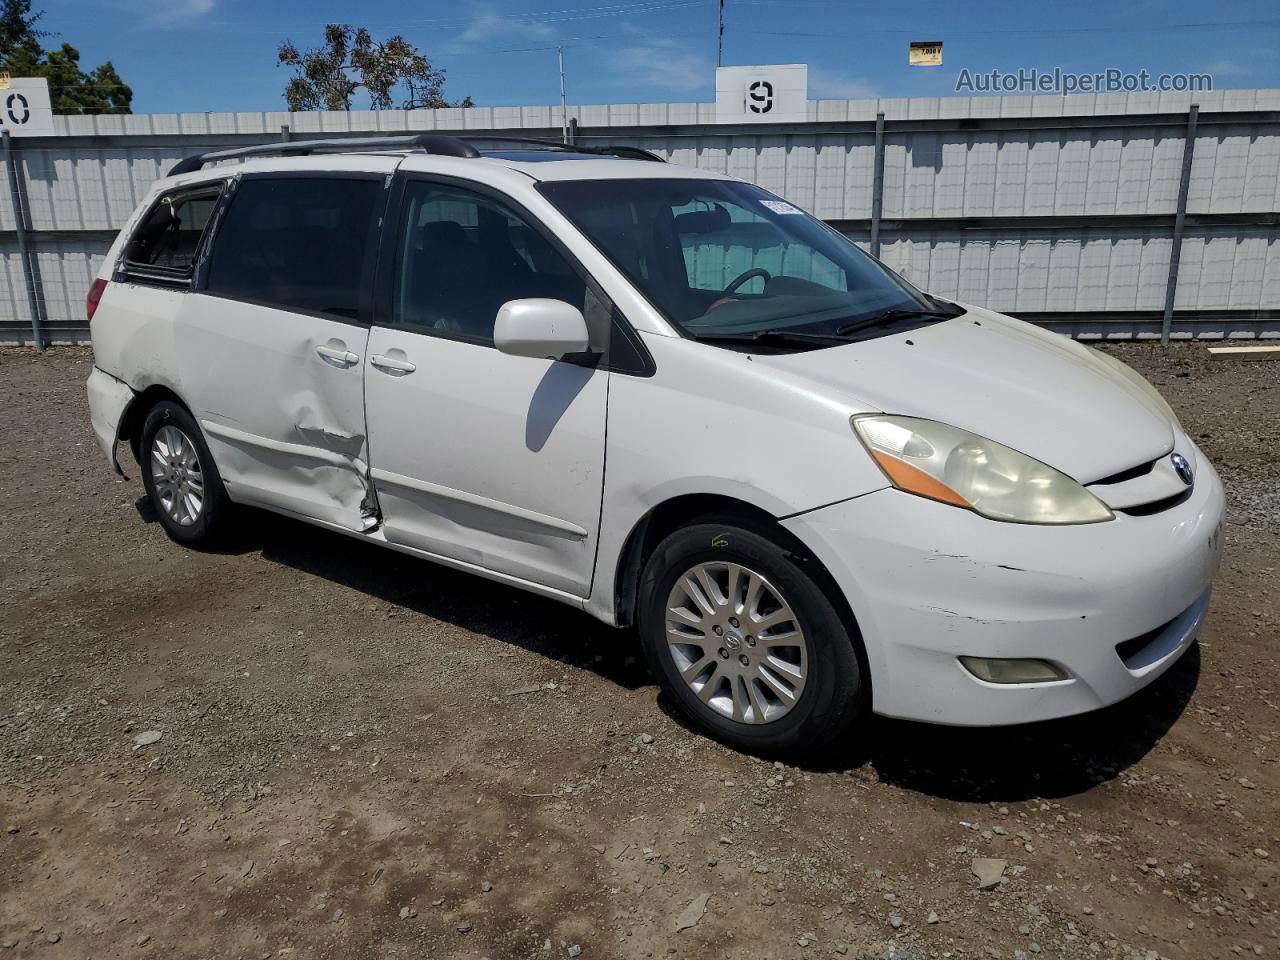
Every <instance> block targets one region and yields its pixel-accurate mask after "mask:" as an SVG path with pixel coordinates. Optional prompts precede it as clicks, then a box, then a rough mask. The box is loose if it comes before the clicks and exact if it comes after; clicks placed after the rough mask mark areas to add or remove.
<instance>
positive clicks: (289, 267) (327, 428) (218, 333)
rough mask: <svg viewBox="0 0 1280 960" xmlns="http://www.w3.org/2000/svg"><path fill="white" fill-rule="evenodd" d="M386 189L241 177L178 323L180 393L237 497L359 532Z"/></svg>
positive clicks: (355, 182) (337, 181) (365, 516)
mask: <svg viewBox="0 0 1280 960" xmlns="http://www.w3.org/2000/svg"><path fill="white" fill-rule="evenodd" d="M381 202H382V185H381V181H380V179H379V180H371V179H360V178H353V177H345V178H343V177H334V178H327V177H321V176H314V177H284V178H270V177H264V178H254V179H249V178H247V179H245V180H244V181H243V182H242V183H241V184H240V185H239V186H238V188H237V190H236V192H235V195H234V197H233V198H232V201H231V206H230V208H229V210H228V211H227V213H226V215H225V217H224V220H223V222H221V223H220V224H219V225H218V227H217V231H216V234H215V237H214V246H213V251H212V254H211V256H210V259H209V267H208V277H207V281H206V283H205V284H204V289H203V290H202V291H201V292H198V293H195V294H192V295H191V296H190V297H189V298H188V299H187V302H186V303H185V304H184V307H183V309H182V311H181V312H180V321H179V323H178V324H177V335H178V336H179V337H180V338H181V340H182V343H181V344H180V351H179V352H180V355H181V357H182V363H183V382H184V385H186V388H187V390H188V393H189V395H190V400H191V403H192V405H193V406H194V407H196V415H197V417H198V419H199V420H200V423H201V426H202V427H203V429H204V431H205V434H206V436H207V438H208V440H209V445H210V448H211V450H212V452H213V455H214V459H215V460H216V461H217V463H218V467H219V469H220V471H221V473H222V475H223V478H224V480H226V482H227V488H228V491H229V492H230V493H231V496H232V497H233V498H234V499H236V500H237V501H240V502H247V503H254V504H258V505H261V506H266V507H272V508H275V509H280V510H287V511H289V512H291V513H297V514H301V515H303V516H308V517H314V518H316V519H320V520H325V521H328V522H330V523H336V524H339V525H341V526H344V527H347V528H348V529H354V530H360V529H364V528H365V527H366V526H367V525H368V524H369V523H370V522H371V521H370V519H369V518H370V516H371V514H372V510H371V509H369V508H368V504H369V502H370V501H371V494H370V489H369V480H368V441H367V437H366V429H365V417H364V389H363V382H362V375H363V362H362V361H363V359H364V352H365V346H366V344H367V342H368V328H367V327H365V326H364V325H363V324H362V323H360V322H358V321H359V320H360V319H361V318H362V316H363V315H364V312H365V310H366V308H367V302H368V297H369V294H368V290H369V288H370V284H371V276H370V271H371V270H372V262H373V257H372V256H371V255H370V250H371V248H372V241H373V231H376V229H377V221H378V210H379V205H380V204H381Z"/></svg>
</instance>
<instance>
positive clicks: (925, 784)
mask: <svg viewBox="0 0 1280 960" xmlns="http://www.w3.org/2000/svg"><path fill="white" fill-rule="evenodd" d="M1200 668H1201V664H1200V647H1199V645H1193V646H1192V647H1191V649H1189V650H1188V651H1187V652H1186V653H1185V654H1184V655H1183V656H1182V658H1181V659H1180V660H1179V661H1178V662H1177V663H1176V664H1174V665H1173V667H1171V668H1170V669H1169V670H1168V672H1166V673H1165V674H1164V675H1163V676H1161V677H1159V678H1158V679H1157V680H1155V681H1154V682H1153V683H1152V684H1151V685H1150V686H1149V687H1146V688H1145V689H1143V690H1141V691H1139V692H1138V693H1137V694H1135V695H1134V696H1132V697H1130V698H1129V699H1127V700H1124V701H1121V702H1120V703H1117V704H1115V705H1114V706H1111V707H1107V708H1105V709H1103V710H1098V711H1095V712H1093V713H1087V714H1082V715H1080V716H1076V717H1067V718H1064V719H1061V720H1046V721H1042V722H1040V723H1030V724H1022V725H1019V726H1013V727H986V728H973V727H942V726H936V725H933V724H927V723H913V722H909V721H905V720H891V719H889V718H886V717H875V718H872V719H871V721H870V722H869V724H868V726H867V729H866V730H865V733H862V734H859V735H857V736H856V737H854V738H852V739H851V740H850V742H848V743H846V744H842V745H840V746H839V747H838V748H836V749H833V750H832V751H831V752H830V753H829V754H827V755H825V756H822V757H818V758H815V762H814V764H813V765H812V766H813V769H815V770H844V769H850V768H852V767H856V766H861V765H863V764H865V765H867V766H868V767H870V768H871V769H872V770H874V771H875V773H876V775H877V776H878V777H879V779H880V780H881V781H883V782H885V783H892V784H894V785H895V786H900V787H903V788H906V789H908V790H916V791H919V792H921V793H926V794H929V795H930V796H935V797H941V798H943V799H947V800H958V801H964V802H983V803H985V802H989V801H995V802H1003V803H1010V802H1015V801H1018V800H1027V799H1030V798H1033V797H1042V798H1055V797H1067V796H1072V795H1074V794H1078V793H1082V792H1084V791H1086V790H1089V789H1091V788H1093V787H1095V786H1097V785H1098V784H1100V783H1103V782H1105V781H1107V780H1111V779H1114V778H1115V777H1117V776H1118V775H1119V774H1120V773H1121V772H1122V771H1124V770H1125V769H1127V768H1128V767H1130V766H1132V765H1133V764H1135V763H1137V762H1138V761H1139V760H1141V759H1142V758H1143V757H1144V756H1146V755H1147V754H1148V753H1149V752H1150V751H1151V750H1152V749H1153V748H1154V747H1155V746H1156V744H1158V743H1159V742H1160V740H1161V739H1162V738H1163V737H1164V735H1165V734H1166V733H1168V731H1169V729H1170V728H1171V727H1172V726H1173V724H1174V723H1175V722H1176V721H1177V720H1178V718H1179V717H1180V716H1181V715H1182V713H1183V711H1184V710H1185V709H1186V706H1187V704H1188V702H1189V701H1190V700H1191V697H1192V695H1193V694H1194V693H1195V689H1196V685H1197V683H1198V682H1199V679H1200Z"/></svg>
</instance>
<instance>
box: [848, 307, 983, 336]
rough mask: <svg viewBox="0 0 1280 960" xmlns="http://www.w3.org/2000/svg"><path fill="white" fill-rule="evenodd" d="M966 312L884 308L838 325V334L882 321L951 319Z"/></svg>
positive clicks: (852, 331)
mask: <svg viewBox="0 0 1280 960" xmlns="http://www.w3.org/2000/svg"><path fill="white" fill-rule="evenodd" d="M962 313H964V311H963V310H961V309H960V308H959V307H955V308H954V309H951V310H942V309H939V310H928V309H925V308H923V307H890V308H889V309H888V310H882V311H881V312H880V313H877V314H874V315H873V316H870V317H864V318H863V319H861V320H856V321H854V322H853V323H846V324H845V325H844V326H843V327H836V331H835V332H836V334H837V335H839V336H842V337H845V336H848V335H849V334H851V333H857V332H858V331H859V330H866V329H867V328H868V327H878V326H880V324H882V323H893V322H894V321H895V320H913V319H917V318H919V319H936V320H950V319H951V318H952V317H958V316H960V314H962Z"/></svg>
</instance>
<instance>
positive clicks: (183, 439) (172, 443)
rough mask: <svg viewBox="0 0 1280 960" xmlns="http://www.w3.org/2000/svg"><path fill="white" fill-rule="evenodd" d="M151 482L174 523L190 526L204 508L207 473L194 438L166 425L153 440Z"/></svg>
mask: <svg viewBox="0 0 1280 960" xmlns="http://www.w3.org/2000/svg"><path fill="white" fill-rule="evenodd" d="M151 479H152V481H153V482H154V484H155V489H156V496H157V497H158V498H159V499H160V505H161V506H162V507H163V508H164V511H165V513H167V514H168V515H169V519H171V520H172V521H173V522H174V523H176V524H178V525H180V526H183V527H189V526H191V525H192V524H193V523H195V522H196V521H197V520H199V519H200V512H201V511H202V510H203V509H204V473H203V472H202V471H201V469H200V455H199V454H198V453H197V452H196V445H195V444H194V443H192V442H191V438H190V437H188V436H187V435H186V434H185V433H183V432H182V431H181V430H179V429H178V428H177V427H175V426H172V425H168V424H166V425H165V426H163V427H161V428H160V429H159V430H157V431H156V435H155V439H153V440H152V441H151Z"/></svg>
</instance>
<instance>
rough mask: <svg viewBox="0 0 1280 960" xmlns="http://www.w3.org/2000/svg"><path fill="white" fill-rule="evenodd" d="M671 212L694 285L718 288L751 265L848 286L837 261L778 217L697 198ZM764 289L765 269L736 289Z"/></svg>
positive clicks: (772, 272) (782, 274)
mask: <svg viewBox="0 0 1280 960" xmlns="http://www.w3.org/2000/svg"><path fill="white" fill-rule="evenodd" d="M671 213H672V215H673V218H674V223H675V230H676V236H678V237H679V238H680V250H681V253H682V254H683V255H684V265H685V271H686V272H687V274H688V279H689V287H690V289H693V290H705V291H716V292H719V291H722V290H724V289H725V288H726V287H727V286H729V284H731V283H733V281H734V280H735V279H737V278H738V277H740V276H741V275H742V274H743V273H744V272H746V271H747V270H751V269H761V268H762V269H763V270H766V271H768V273H769V275H770V276H771V277H793V278H796V279H800V280H807V281H809V282H810V283H816V284H819V285H820V286H823V287H826V288H828V289H830V290H840V291H845V290H848V282H847V279H846V277H845V272H844V271H843V270H842V269H840V268H839V267H838V266H836V264H835V263H833V262H832V261H831V260H829V259H827V258H826V257H825V256H823V255H822V254H821V253H819V252H818V251H816V250H814V249H813V248H812V247H811V246H809V245H808V244H804V243H799V242H796V241H790V240H788V239H787V238H786V236H785V235H784V234H783V233H782V232H781V231H779V230H778V228H777V226H776V225H775V224H774V223H772V222H770V221H769V220H768V219H767V218H766V217H764V216H763V215H761V214H758V213H756V212H754V211H752V210H749V209H747V208H746V207H743V206H739V205H738V204H735V203H725V202H720V201H716V202H710V201H705V200H695V201H693V202H692V203H688V204H685V205H684V206H680V207H673V208H672V210H671ZM764 292H765V278H764V276H763V275H757V276H754V277H752V278H751V279H749V280H747V281H745V282H744V283H742V285H741V286H739V287H738V288H737V289H736V291H735V293H736V294H738V295H742V294H757V295H759V294H762V293H764Z"/></svg>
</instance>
